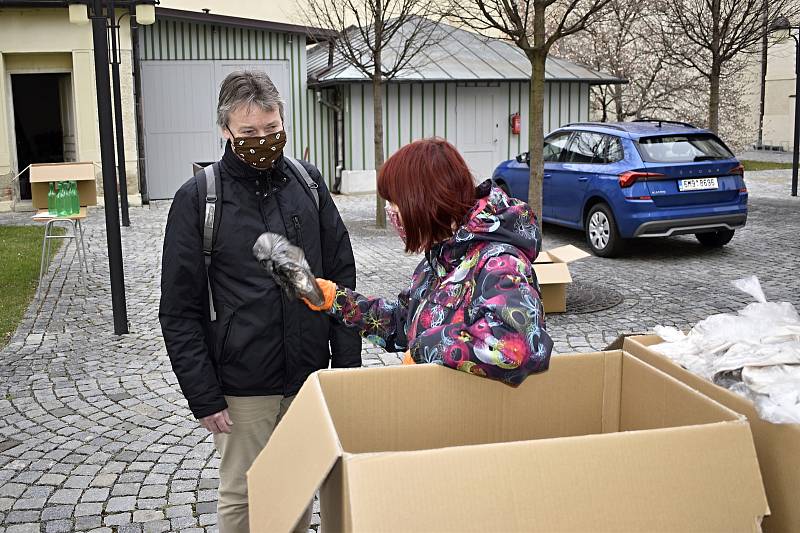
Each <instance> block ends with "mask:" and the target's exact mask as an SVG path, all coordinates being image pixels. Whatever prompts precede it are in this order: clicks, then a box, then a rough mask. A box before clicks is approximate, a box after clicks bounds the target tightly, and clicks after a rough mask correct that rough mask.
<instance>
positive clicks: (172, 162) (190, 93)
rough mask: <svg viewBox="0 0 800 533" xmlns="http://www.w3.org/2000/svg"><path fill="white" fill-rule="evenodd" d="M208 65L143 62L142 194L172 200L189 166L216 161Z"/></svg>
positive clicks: (211, 68) (212, 87) (213, 104)
mask: <svg viewBox="0 0 800 533" xmlns="http://www.w3.org/2000/svg"><path fill="white" fill-rule="evenodd" d="M214 79H215V78H214V63H213V61H143V62H142V107H143V115H144V141H145V142H144V145H145V148H144V149H145V153H144V156H145V168H146V171H147V192H148V195H149V196H150V198H151V199H153V200H158V199H164V198H172V197H173V196H175V191H177V190H178V188H179V187H180V186H181V185H182V184H183V183H184V182H185V181H186V180H187V179H189V177H191V175H192V163H193V162H195V161H199V162H205V161H213V160H216V159H217V156H218V154H219V147H218V145H217V138H218V137H219V134H218V133H217V127H216V125H215V120H214V114H215V110H216V84H215V82H214Z"/></svg>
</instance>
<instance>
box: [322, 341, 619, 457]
mask: <svg viewBox="0 0 800 533" xmlns="http://www.w3.org/2000/svg"><path fill="white" fill-rule="evenodd" d="M621 358H622V355H621V352H615V353H596V354H582V355H580V356H573V355H569V356H566V355H563V356H562V355H554V356H553V357H552V358H551V362H550V370H548V371H547V372H543V373H541V374H536V375H533V376H530V377H528V379H526V380H525V381H524V382H523V383H522V384H521V385H520V386H519V387H516V388H512V387H509V386H508V385H505V384H503V383H500V382H498V381H494V380H489V379H483V378H476V377H475V376H473V375H471V374H468V373H466V372H458V371H454V370H452V369H450V368H445V367H443V366H440V365H414V366H410V367H409V366H405V367H399V366H398V367H390V368H363V369H358V370H351V369H348V370H328V371H324V372H321V373H320V374H319V381H320V384H321V386H322V390H323V393H324V395H325V398H326V403H327V406H328V409H329V410H330V415H331V419H332V420H333V424H334V426H335V428H336V433H337V435H338V436H339V441H340V442H341V444H342V449H343V451H344V452H345V453H374V452H387V451H412V450H424V449H430V448H440V447H447V446H465V445H474V444H484V443H496V442H510V441H520V440H530V439H545V438H553V437H563V436H568V435H585V434H591V433H600V432H602V431H616V429H617V426H618V424H619V389H620V379H621V373H622V364H621ZM575 390H578V391H580V394H575V392H574V391H575ZM409 398H419V399H420V401H419V402H417V401H409ZM420 402H422V404H423V405H424V406H423V407H421V404H420ZM425 406H435V408H428V407H425ZM521 421H524V423H523V422H521Z"/></svg>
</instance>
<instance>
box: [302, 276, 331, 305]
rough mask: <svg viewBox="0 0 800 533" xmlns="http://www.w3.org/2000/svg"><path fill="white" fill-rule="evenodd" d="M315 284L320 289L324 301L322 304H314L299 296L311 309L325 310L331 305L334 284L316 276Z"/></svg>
mask: <svg viewBox="0 0 800 533" xmlns="http://www.w3.org/2000/svg"><path fill="white" fill-rule="evenodd" d="M317 285H318V286H319V288H320V289H321V290H322V296H324V301H323V303H322V305H314V304H312V303H311V302H309V301H308V300H306V299H305V298H301V300H303V303H305V304H306V305H307V306H308V308H309V309H311V310H312V311H327V310H329V309H330V308H331V307H333V300H334V299H335V298H336V284H335V283H334V282H332V281H328V280H327V279H322V278H317Z"/></svg>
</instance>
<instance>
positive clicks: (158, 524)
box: [143, 520, 172, 533]
mask: <svg viewBox="0 0 800 533" xmlns="http://www.w3.org/2000/svg"><path fill="white" fill-rule="evenodd" d="M170 527H172V524H171V523H170V521H169V520H156V521H154V522H146V523H145V524H144V525H143V530H144V533H162V532H163V531H169V529H170Z"/></svg>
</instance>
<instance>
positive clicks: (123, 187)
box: [108, 0, 131, 227]
mask: <svg viewBox="0 0 800 533" xmlns="http://www.w3.org/2000/svg"><path fill="white" fill-rule="evenodd" d="M115 8H116V6H115V2H114V0H109V2H108V10H109V17H108V21H109V25H110V27H111V77H112V79H113V80H114V128H115V133H116V135H117V176H118V177H119V202H120V203H119V205H120V209H121V211H122V225H123V226H125V227H128V226H130V225H131V219H130V216H128V176H127V173H126V171H125V132H124V131H123V129H122V88H121V87H120V82H119V63H120V56H121V54H120V51H119V47H118V44H117V31H118V30H119V23H117V18H116V17H117V12H116V9H115Z"/></svg>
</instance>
